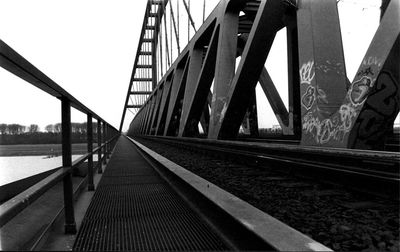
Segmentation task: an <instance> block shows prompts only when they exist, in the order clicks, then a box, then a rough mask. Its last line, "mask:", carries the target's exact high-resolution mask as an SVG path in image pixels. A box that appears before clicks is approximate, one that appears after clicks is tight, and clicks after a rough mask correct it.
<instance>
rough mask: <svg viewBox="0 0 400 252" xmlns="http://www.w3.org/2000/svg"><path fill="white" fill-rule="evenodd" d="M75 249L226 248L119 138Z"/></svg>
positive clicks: (124, 140) (80, 231)
mask: <svg viewBox="0 0 400 252" xmlns="http://www.w3.org/2000/svg"><path fill="white" fill-rule="evenodd" d="M73 249H74V250H79V251H80V250H96V251H110V250H124V251H132V250H134V251H138V250H141V251H155V250H163V251H165V250H229V249H230V248H229V247H228V246H227V244H226V243H225V242H224V241H223V239H222V238H221V237H220V236H219V235H218V234H217V233H216V232H215V231H214V229H213V228H212V227H211V226H209V225H208V224H207V222H205V221H204V220H203V219H202V218H201V217H200V216H199V215H198V214H197V213H196V212H195V211H194V210H193V209H192V208H191V207H190V206H189V205H188V204H187V203H186V202H185V201H184V200H183V199H182V198H181V197H180V196H178V194H177V193H176V192H175V191H174V190H173V189H172V188H171V187H170V186H169V185H168V183H167V182H166V181H164V179H163V178H162V177H160V175H159V174H158V173H157V171H155V170H154V168H153V167H152V166H151V165H150V164H148V163H147V162H146V160H145V159H144V158H143V157H142V156H141V154H140V153H139V152H138V150H137V149H136V147H135V146H134V144H133V143H132V142H130V141H129V140H128V139H127V138H126V137H124V136H121V137H120V139H119V140H118V143H117V145H116V147H115V149H114V153H113V155H112V157H111V159H110V161H109V164H108V166H107V169H106V170H105V172H104V175H103V177H102V179H101V181H100V183H99V185H98V188H97V189H96V193H95V195H94V197H93V200H92V202H91V203H90V206H89V208H88V210H87V212H86V214H85V217H84V220H83V223H82V226H81V228H80V230H79V232H78V235H77V238H76V240H75V244H74V248H73Z"/></svg>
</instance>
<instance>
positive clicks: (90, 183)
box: [87, 114, 94, 191]
mask: <svg viewBox="0 0 400 252" xmlns="http://www.w3.org/2000/svg"><path fill="white" fill-rule="evenodd" d="M87 150H88V153H92V152H93V125H92V115H91V114H87ZM88 190H89V191H94V184H93V153H92V154H91V155H90V156H89V158H88Z"/></svg>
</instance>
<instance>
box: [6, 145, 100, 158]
mask: <svg viewBox="0 0 400 252" xmlns="http://www.w3.org/2000/svg"><path fill="white" fill-rule="evenodd" d="M96 147H97V144H94V145H93V148H96ZM86 152H87V144H86V143H79V144H72V154H73V155H79V154H85V153H86ZM61 154H62V146H61V144H18V145H0V157H14V156H49V157H54V156H60V155H61Z"/></svg>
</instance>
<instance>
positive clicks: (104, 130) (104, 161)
mask: <svg viewBox="0 0 400 252" xmlns="http://www.w3.org/2000/svg"><path fill="white" fill-rule="evenodd" d="M102 136H103V137H102V138H103V143H104V144H105V145H104V154H103V164H107V144H106V141H107V135H106V123H105V122H103V134H102Z"/></svg>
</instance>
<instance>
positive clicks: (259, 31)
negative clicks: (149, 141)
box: [121, 0, 400, 149]
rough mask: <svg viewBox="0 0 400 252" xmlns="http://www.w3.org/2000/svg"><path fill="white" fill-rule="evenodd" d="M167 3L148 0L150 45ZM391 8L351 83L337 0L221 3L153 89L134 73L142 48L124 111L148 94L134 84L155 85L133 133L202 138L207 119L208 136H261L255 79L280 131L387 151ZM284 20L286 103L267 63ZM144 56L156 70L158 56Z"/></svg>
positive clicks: (394, 59) (395, 96)
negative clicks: (244, 133)
mask: <svg viewBox="0 0 400 252" xmlns="http://www.w3.org/2000/svg"><path fill="white" fill-rule="evenodd" d="M167 3H168V2H167V1H149V3H148V10H147V11H146V16H145V20H144V23H143V30H142V38H141V42H140V43H139V45H143V44H144V43H145V41H150V40H151V43H152V44H151V45H152V46H151V48H152V49H154V48H155V47H156V44H157V40H156V39H154V38H153V39H151V38H149V37H146V36H145V34H146V33H147V31H148V29H149V26H148V25H147V24H148V22H149V18H150V17H154V16H157V18H156V19H155V23H154V25H153V26H151V29H153V31H154V34H157V26H161V24H162V14H163V10H162V8H164V9H166V8H168V7H166V6H167ZM154 4H157V5H158V6H160V7H159V8H158V9H157V14H156V13H154V12H150V11H149V8H151V6H152V5H154ZM385 5H386V6H383V8H382V17H381V22H380V25H379V28H378V29H377V31H376V34H375V35H374V38H373V40H372V42H371V43H370V45H369V48H368V50H367V52H366V54H365V56H364V58H363V60H362V61H361V62H360V66H359V69H358V71H357V74H356V76H355V78H354V79H353V80H348V78H347V75H346V69H345V60H344V54H343V46H342V39H341V33H340V24H339V16H338V10H337V1H336V0H328V1H312V0H298V1H295V0H285V1H281V0H268V1H267V0H261V1H256V0H253V1H245V0H222V1H220V3H219V4H218V6H217V7H216V8H215V9H214V11H213V12H212V13H211V14H210V15H209V16H208V18H207V19H206V20H205V21H204V23H203V24H202V26H201V27H200V28H198V30H197V32H196V34H195V35H194V36H193V37H192V39H191V40H190V42H189V43H188V45H187V46H186V47H185V48H184V49H183V50H182V51H181V53H180V55H179V57H178V58H177V59H176V60H175V62H174V63H173V64H172V66H171V67H170V69H169V70H168V71H167V72H166V74H165V75H163V77H162V79H161V80H160V81H159V82H158V83H157V86H155V83H154V81H155V80H156V79H157V78H155V75H154V74H153V75H146V76H145V77H141V76H138V74H137V73H138V69H140V68H141V67H142V66H141V64H142V63H139V59H140V58H141V57H143V56H142V55H144V53H145V52H144V51H143V50H142V46H139V49H138V54H137V56H136V61H135V65H134V71H133V74H132V79H131V82H130V86H129V90H128V95H127V99H126V103H125V107H124V115H125V111H126V109H127V108H129V107H135V108H138V107H139V106H141V105H142V104H135V105H128V99H129V96H130V95H143V92H144V91H141V90H134V91H132V90H131V89H132V87H133V86H134V85H133V83H135V82H138V81H148V82H149V83H152V85H153V88H154V90H152V93H151V95H149V97H148V99H147V100H146V102H145V103H144V104H143V106H141V108H140V109H139V110H138V112H137V114H136V116H135V118H134V119H133V121H132V122H131V124H130V127H129V132H128V134H129V135H160V136H175V137H197V136H199V134H200V133H201V131H199V125H201V128H202V131H203V132H204V135H206V136H207V138H209V139H234V138H236V137H237V135H238V132H239V128H240V127H241V125H243V126H244V127H248V128H249V131H250V134H251V135H253V136H257V133H258V125H257V112H256V105H255V104H256V102H255V87H256V85H257V83H258V82H259V83H260V84H261V86H262V88H263V91H264V92H265V94H266V97H267V98H268V101H269V103H270V105H271V107H272V109H273V111H274V113H275V115H276V117H277V119H278V122H279V124H280V127H281V128H282V131H283V134H284V135H292V136H295V137H297V138H298V139H301V145H303V146H320V147H339V148H359V149H382V148H383V145H384V141H385V137H386V136H387V135H388V134H390V133H391V132H392V130H393V123H394V120H395V118H396V116H397V114H398V112H399V104H400V101H399V97H400V91H399V90H400V89H399V49H398V48H399V32H400V25H399V23H400V22H399V16H400V13H399V10H400V4H399V1H398V0H391V1H390V2H388V1H386V3H385ZM386 7H387V8H386ZM160 8H161V9H160ZM385 9H386V11H385ZM284 27H286V31H287V48H288V49H287V55H288V82H289V83H288V84H289V87H288V92H289V94H288V97H289V109H288V110H287V109H286V107H285V106H284V103H283V102H282V99H281V97H280V95H279V93H278V92H277V90H276V88H275V86H274V83H273V81H272V80H271V78H270V76H269V74H268V71H267V69H266V68H265V67H264V64H265V61H266V59H267V57H268V53H269V51H270V49H271V46H272V43H273V41H274V38H275V35H276V33H277V32H278V31H279V30H281V29H282V28H284ZM153 52H154V51H152V52H149V54H148V55H150V54H152V53H153ZM152 55H153V54H152ZM238 57H240V62H239V64H238V66H237V67H236V60H237V59H238ZM153 60H154V57H153ZM147 62H148V63H150V64H152V65H148V66H147V67H149V68H150V66H151V67H152V68H151V69H152V70H153V73H154V71H155V70H154V68H156V64H155V62H154V61H147ZM146 95H147V93H146ZM124 115H123V120H124ZM123 120H122V122H121V128H122V124H123Z"/></svg>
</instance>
